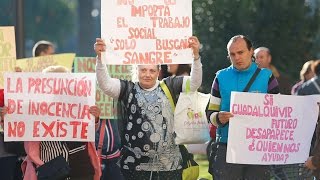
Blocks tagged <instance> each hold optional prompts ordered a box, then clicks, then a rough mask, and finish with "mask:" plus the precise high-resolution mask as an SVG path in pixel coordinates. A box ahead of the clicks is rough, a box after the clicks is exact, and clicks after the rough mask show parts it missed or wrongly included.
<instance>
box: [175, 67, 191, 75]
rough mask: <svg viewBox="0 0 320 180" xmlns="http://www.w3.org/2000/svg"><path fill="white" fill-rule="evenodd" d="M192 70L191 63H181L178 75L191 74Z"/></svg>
mask: <svg viewBox="0 0 320 180" xmlns="http://www.w3.org/2000/svg"><path fill="white" fill-rule="evenodd" d="M190 72H191V66H190V64H179V65H178V69H177V72H176V76H181V75H183V74H185V73H187V74H188V75H190Z"/></svg>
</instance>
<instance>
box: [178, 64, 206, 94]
mask: <svg viewBox="0 0 320 180" xmlns="http://www.w3.org/2000/svg"><path fill="white" fill-rule="evenodd" d="M187 78H188V77H186V78H184V79H183V87H182V91H185V87H186V86H185V83H186V80H187ZM201 83H202V63H201V60H200V59H199V60H197V61H194V62H193V64H192V67H191V73H190V91H191V92H194V91H196V90H197V89H198V88H199V87H200V86H201Z"/></svg>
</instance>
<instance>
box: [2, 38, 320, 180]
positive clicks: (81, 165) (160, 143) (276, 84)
mask: <svg viewBox="0 0 320 180" xmlns="http://www.w3.org/2000/svg"><path fill="white" fill-rule="evenodd" d="M188 42H189V48H191V50H192V52H193V63H192V64H172V65H168V66H167V67H168V73H170V76H168V77H161V76H163V74H164V73H163V72H162V73H161V66H160V65H138V66H137V67H136V68H133V73H134V74H136V76H137V80H136V81H128V80H122V79H116V78H112V77H111V76H110V74H109V72H108V70H107V68H106V65H105V64H103V63H102V61H101V53H102V52H104V51H105V50H106V48H107V46H108V44H106V43H105V42H104V41H103V40H102V39H100V38H97V39H96V42H95V44H94V50H95V52H96V55H97V58H96V59H97V61H96V77H97V81H98V85H99V88H100V89H101V90H102V91H103V93H104V94H105V95H107V96H110V97H112V98H113V99H115V100H116V101H117V110H118V111H119V112H118V113H117V115H118V116H117V117H116V118H115V119H113V120H110V119H101V118H100V109H99V108H98V107H97V106H91V107H90V110H89V112H90V113H91V114H92V115H93V116H94V117H95V119H94V121H95V127H96V128H95V132H91V133H95V137H96V138H95V143H91V142H87V143H86V142H74V141H32V142H31V141H30V142H24V149H25V153H26V155H25V156H22V157H21V155H19V156H17V155H16V154H12V153H8V152H6V151H5V149H4V141H3V137H2V139H1V140H0V171H1V176H2V177H4V179H8V180H11V179H15V180H16V179H25V180H36V179H39V177H38V176H39V174H38V170H39V168H41V167H42V166H43V165H45V164H46V163H48V162H50V161H52V160H53V159H56V158H57V157H59V156H62V157H63V158H62V159H64V160H65V161H66V162H67V164H68V165H69V167H70V172H69V175H68V176H67V177H64V178H62V179H71V180H91V179H94V180H97V179H101V180H104V179H108V180H109V179H110V180H113V179H114V180H122V179H128V180H144V179H145V180H147V179H149V180H155V179H157V180H158V179H161V180H162V179H168V180H172V179H176V180H180V179H182V172H183V167H182V162H183V157H182V155H181V149H180V148H179V145H177V144H176V143H175V141H174V137H175V134H174V129H173V124H174V123H173V121H174V118H173V117H174V112H173V110H172V108H171V106H170V99H169V97H167V94H166V93H165V91H164V90H163V86H161V82H164V83H165V84H166V86H167V87H168V89H169V92H170V94H171V95H172V99H173V100H174V103H176V102H177V100H178V98H179V94H180V93H181V92H185V91H186V82H187V81H188V82H190V91H191V92H194V91H197V90H198V88H199V87H200V86H201V83H202V76H203V73H202V62H201V56H200V53H199V49H200V42H199V40H198V38H197V37H195V36H192V37H190V38H189V40H188ZM226 47H227V52H228V58H229V60H230V62H231V65H230V66H229V67H227V68H224V69H221V70H219V71H218V72H217V73H216V74H215V78H214V80H213V83H212V89H211V93H210V94H211V98H210V102H209V104H208V109H207V118H208V123H209V124H210V125H211V126H210V127H211V131H212V132H215V135H214V137H213V138H214V139H213V143H210V146H209V147H208V150H207V153H208V160H209V169H208V171H209V172H210V173H211V174H212V176H213V178H214V179H218V180H219V179H220V180H224V179H227V180H229V179H230V180H233V179H235V180H237V179H248V180H256V179H259V180H260V179H270V168H269V166H266V165H244V164H231V163H227V162H226V151H227V146H228V144H227V142H228V131H229V121H230V118H232V117H233V114H232V113H231V112H230V96H231V91H237V92H258V93H270V94H278V93H281V94H287V95H289V94H292V95H311V94H320V79H319V76H320V60H311V61H308V62H306V63H305V64H304V65H303V67H302V70H301V72H300V78H301V81H300V82H298V83H297V84H295V85H294V86H292V87H291V85H290V84H289V83H288V82H289V81H288V80H287V77H286V76H285V75H282V74H280V72H279V71H278V70H277V69H276V68H275V66H273V65H272V64H271V60H272V56H271V51H270V50H269V49H268V48H266V47H259V48H256V49H254V47H253V44H252V43H251V41H250V40H249V39H248V38H247V37H246V36H243V35H236V36H234V37H232V38H231V39H230V40H229V42H228V44H227V46H226ZM54 52H55V49H54V45H53V44H52V43H51V42H48V41H40V42H38V43H37V44H36V45H35V46H34V49H33V55H34V56H35V57H36V56H46V55H52V54H54ZM15 71H16V72H17V73H18V72H23V69H21V68H20V67H16V68H15ZM43 72H44V73H52V72H55V73H57V72H59V73H71V71H70V70H69V69H67V68H65V67H63V66H50V67H47V68H45V69H44V70H43ZM255 73H257V76H256V77H255V80H254V81H253V83H252V84H250V85H249V86H248V82H249V80H250V79H251V77H252V76H253V74H255ZM206 76H211V75H209V74H208V75H206ZM160 80H161V82H160ZM0 93H1V96H0V97H1V99H0V100H1V102H0V106H1V107H2V110H1V126H2V127H3V121H5V118H6V117H5V116H6V113H7V111H8V107H6V106H5V104H6V103H5V101H4V97H3V95H4V91H3V89H2V90H0ZM312 148H313V149H312V150H311V153H310V157H309V158H308V159H306V162H305V168H307V169H310V170H313V172H314V177H315V178H318V179H319V178H320V126H317V130H316V131H315V133H314V139H313V145H312ZM19 159H22V160H23V162H22V163H19ZM20 167H21V168H20ZM52 168H53V167H52ZM20 169H21V172H22V173H21V174H19V170H20Z"/></svg>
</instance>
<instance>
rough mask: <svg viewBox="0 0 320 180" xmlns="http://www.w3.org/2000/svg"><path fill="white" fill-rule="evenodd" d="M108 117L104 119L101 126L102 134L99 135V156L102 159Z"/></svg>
mask: <svg viewBox="0 0 320 180" xmlns="http://www.w3.org/2000/svg"><path fill="white" fill-rule="evenodd" d="M106 121H107V120H106V119H104V120H102V123H101V126H100V135H99V144H98V157H99V159H100V160H101V155H102V146H103V140H104V134H105V128H106Z"/></svg>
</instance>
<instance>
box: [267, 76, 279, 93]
mask: <svg viewBox="0 0 320 180" xmlns="http://www.w3.org/2000/svg"><path fill="white" fill-rule="evenodd" d="M267 92H268V93H269V94H279V83H278V81H277V79H276V78H275V77H274V76H273V75H272V74H271V76H270V78H269V82H268V91H267Z"/></svg>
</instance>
